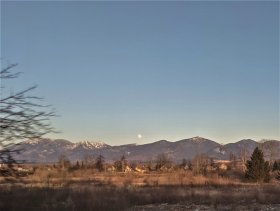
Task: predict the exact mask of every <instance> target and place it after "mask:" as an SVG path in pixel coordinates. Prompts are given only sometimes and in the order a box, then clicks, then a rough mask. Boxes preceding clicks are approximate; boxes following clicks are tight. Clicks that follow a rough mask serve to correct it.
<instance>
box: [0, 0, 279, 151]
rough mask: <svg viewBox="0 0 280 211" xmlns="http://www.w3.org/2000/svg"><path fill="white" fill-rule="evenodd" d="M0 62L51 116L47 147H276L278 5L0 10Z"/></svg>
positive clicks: (31, 5) (66, 5)
mask: <svg viewBox="0 0 280 211" xmlns="http://www.w3.org/2000/svg"><path fill="white" fill-rule="evenodd" d="M1 58H2V61H1V62H2V64H1V65H2V67H3V66H5V65H7V64H8V63H18V66H17V67H16V68H15V71H19V72H23V74H22V75H20V77H19V78H17V79H14V80H13V82H9V84H6V85H7V86H8V87H12V88H10V89H12V90H21V89H23V88H26V87H29V86H32V85H35V84H36V85H38V88H37V89H36V90H35V91H34V94H35V95H38V96H42V97H44V102H46V103H47V104H52V105H53V106H54V107H55V108H56V112H57V114H58V115H59V116H58V117H55V118H53V119H52V124H53V126H54V127H55V128H56V129H57V130H58V131H61V132H60V133H59V134H50V135H49V137H50V138H63V139H68V140H70V141H73V142H76V141H82V140H88V141H103V142H106V143H107V144H111V145H120V144H127V143H138V144H143V143H149V142H153V141H157V140H161V139H165V140H169V141H177V140H180V139H184V138H190V137H193V136H202V137H205V138H209V139H211V140H214V141H217V142H219V143H229V142H236V141H238V140H241V139H244V138H252V139H255V140H260V139H263V138H273V139H278V140H279V139H280V135H279V134H280V133H279V124H280V123H279V2H277V1H270V2H269V1H267V2H264V1H256V2H240V1H239V2H237V1H235V2H222V1H216V2H214V1H213V2H212V1H207V2H203V1H200V2H192V1H186V2H182V1H181V2H179V1H178V2H168V1H165V2H163V1H162V2H161V1H159V2H148V1H146V2H138V1H135V2H118V1H113V2H91V1H84V2H73V1H72V2H67V1H60V2H54V1H45V2H35V1H33V2H32V1H29V2H28V1H26V2H16V1H15V2H8V1H1ZM5 83H6V82H5Z"/></svg>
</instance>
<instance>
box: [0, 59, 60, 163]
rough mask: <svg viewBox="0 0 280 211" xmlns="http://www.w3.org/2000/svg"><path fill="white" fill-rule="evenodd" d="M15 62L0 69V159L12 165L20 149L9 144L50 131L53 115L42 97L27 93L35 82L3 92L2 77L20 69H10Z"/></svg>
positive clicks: (5, 77) (16, 74)
mask: <svg viewBox="0 0 280 211" xmlns="http://www.w3.org/2000/svg"><path fill="white" fill-rule="evenodd" d="M16 66H17V64H11V65H8V66H7V67H5V68H2V69H1V71H0V80H1V96H0V162H1V163H6V164H8V165H12V163H15V162H18V161H16V160H14V154H15V153H19V152H20V150H19V149H18V148H17V149H13V148H11V146H12V145H14V144H16V143H18V142H20V141H24V140H28V139H37V138H40V137H42V136H43V135H45V134H48V133H50V132H54V129H53V128H52V127H51V125H50V121H49V118H50V117H52V116H55V114H54V111H53V110H52V109H51V107H50V106H49V105H43V104H42V98H40V97H36V96H33V95H31V94H30V93H31V92H32V91H33V90H34V89H36V87H37V86H31V87H29V88H27V89H24V90H22V91H18V92H14V93H9V94H7V95H6V96H4V92H3V91H4V89H5V88H6V87H4V86H3V85H2V84H3V80H8V79H15V78H17V77H18V76H19V75H20V73H18V72H17V73H13V71H12V69H13V68H14V67H16Z"/></svg>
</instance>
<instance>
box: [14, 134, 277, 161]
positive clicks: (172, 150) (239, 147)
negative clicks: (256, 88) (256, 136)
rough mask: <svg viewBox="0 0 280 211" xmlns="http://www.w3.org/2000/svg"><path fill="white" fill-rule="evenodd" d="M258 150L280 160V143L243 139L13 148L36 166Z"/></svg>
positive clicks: (41, 142)
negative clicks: (63, 161)
mask: <svg viewBox="0 0 280 211" xmlns="http://www.w3.org/2000/svg"><path fill="white" fill-rule="evenodd" d="M257 146H261V147H262V149H263V150H264V153H265V157H266V158H267V159H268V157H269V156H271V155H273V156H274V157H275V158H277V159H279V158H280V141H277V140H266V141H264V142H262V143H260V142H256V141H254V140H251V139H243V140H240V141H238V142H236V143H229V144H225V145H222V144H219V143H217V142H215V141H212V140H209V139H206V138H202V137H193V138H188V139H183V140H179V141H176V142H169V141H166V140H160V141H156V142H153V143H149V144H142V145H137V144H127V145H119V146H111V145H108V144H105V143H102V142H90V141H83V142H78V143H72V142H70V141H67V140H63V139H56V140H51V139H38V140H32V141H25V142H21V143H19V144H17V145H13V146H12V147H11V148H12V149H22V151H21V153H20V154H18V155H16V156H15V158H16V159H20V160H25V161H27V162H35V163H52V162H57V161H58V159H59V157H60V156H62V155H64V156H66V157H67V158H68V159H69V160H70V161H72V162H75V161H77V160H83V159H85V158H86V157H87V156H92V157H97V156H98V155H102V156H103V157H104V158H105V160H106V161H107V162H112V161H115V160H118V159H120V157H121V156H122V155H125V157H126V159H127V160H134V161H149V160H154V159H156V157H157V156H158V155H159V154H161V153H165V154H166V155H167V156H168V157H169V159H171V160H173V161H174V162H180V161H181V160H182V159H184V158H185V159H192V158H193V157H195V156H196V155H198V154H206V155H208V156H209V157H211V158H213V159H216V160H228V159H229V158H230V156H232V155H235V156H236V158H238V157H239V156H240V155H241V154H242V153H243V154H244V152H245V151H246V154H247V156H248V158H249V157H250V155H251V153H252V152H253V150H254V149H255V147H257Z"/></svg>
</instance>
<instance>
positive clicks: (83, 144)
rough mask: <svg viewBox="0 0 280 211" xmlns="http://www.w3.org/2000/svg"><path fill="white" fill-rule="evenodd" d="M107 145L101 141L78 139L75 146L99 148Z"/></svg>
mask: <svg viewBox="0 0 280 211" xmlns="http://www.w3.org/2000/svg"><path fill="white" fill-rule="evenodd" d="M106 146H108V145H107V144H105V143H104V142H101V141H80V142H78V143H77V144H76V147H83V148H85V149H100V148H104V147H106Z"/></svg>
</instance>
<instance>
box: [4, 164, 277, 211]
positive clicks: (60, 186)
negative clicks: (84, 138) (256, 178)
mask: <svg viewBox="0 0 280 211" xmlns="http://www.w3.org/2000/svg"><path fill="white" fill-rule="evenodd" d="M0 181H1V183H0V185H1V189H0V210H137V211H138V210H279V209H280V197H279V196H280V183H279V182H277V181H275V180H273V181H271V182H270V183H269V184H254V183H245V182H243V181H242V180H241V179H239V178H238V177H235V179H234V177H232V178H231V177H225V176H223V177H222V176H219V175H218V174H209V175H207V177H206V176H202V175H193V174H192V173H191V172H189V171H174V172H152V173H144V174H142V173H135V172H131V173H118V172H115V173H104V172H103V173H98V172H96V171H94V170H90V169H87V170H80V171H74V172H68V171H58V170H51V171H45V170H41V171H36V172H35V173H34V174H32V175H29V176H27V177H22V178H18V179H15V178H1V180H0Z"/></svg>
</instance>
